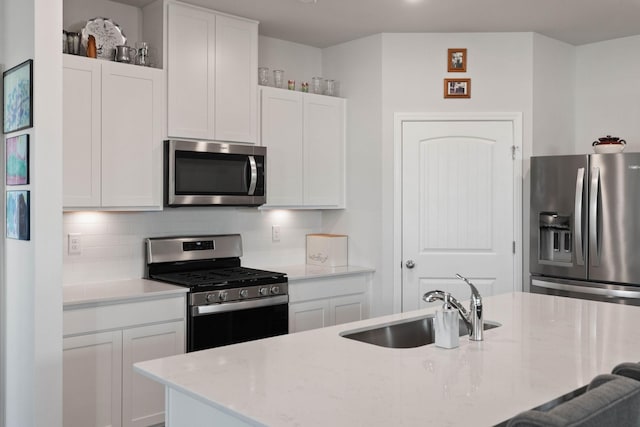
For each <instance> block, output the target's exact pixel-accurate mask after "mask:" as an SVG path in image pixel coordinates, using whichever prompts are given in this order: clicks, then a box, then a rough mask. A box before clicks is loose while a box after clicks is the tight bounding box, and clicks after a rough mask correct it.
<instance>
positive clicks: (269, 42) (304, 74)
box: [258, 36, 322, 90]
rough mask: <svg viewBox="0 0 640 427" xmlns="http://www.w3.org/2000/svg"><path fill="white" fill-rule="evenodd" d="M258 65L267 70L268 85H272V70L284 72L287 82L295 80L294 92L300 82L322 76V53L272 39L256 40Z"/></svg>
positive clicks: (309, 47) (263, 37) (307, 47)
mask: <svg viewBox="0 0 640 427" xmlns="http://www.w3.org/2000/svg"><path fill="white" fill-rule="evenodd" d="M258 65H259V66H260V67H268V68H269V85H270V86H272V85H273V70H284V80H285V84H286V81H287V80H295V82H296V90H300V84H301V83H302V82H311V78H312V77H315V76H321V75H322V74H321V73H322V51H321V50H320V49H318V48H315V47H311V46H306V45H303V44H299V43H292V42H288V41H284V40H279V39H274V38H272V37H265V36H260V38H259V39H258Z"/></svg>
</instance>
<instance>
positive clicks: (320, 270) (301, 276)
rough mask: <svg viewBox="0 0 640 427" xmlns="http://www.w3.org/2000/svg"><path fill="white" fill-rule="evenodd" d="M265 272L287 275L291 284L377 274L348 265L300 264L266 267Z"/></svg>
mask: <svg viewBox="0 0 640 427" xmlns="http://www.w3.org/2000/svg"><path fill="white" fill-rule="evenodd" d="M264 269H265V270H269V271H277V272H280V273H285V274H286V275H287V277H288V279H289V281H290V282H296V281H301V280H310V279H322V278H329V277H337V276H350V275H355V274H366V273H375V271H376V270H375V269H374V268H371V267H361V266H357V265H346V266H342V267H325V266H321V265H311V264H298V265H285V266H277V267H265V268H264Z"/></svg>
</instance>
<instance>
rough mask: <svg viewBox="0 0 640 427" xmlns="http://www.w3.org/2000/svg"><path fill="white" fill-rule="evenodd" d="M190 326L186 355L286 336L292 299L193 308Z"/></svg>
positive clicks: (272, 299) (273, 298)
mask: <svg viewBox="0 0 640 427" xmlns="http://www.w3.org/2000/svg"><path fill="white" fill-rule="evenodd" d="M187 323H188V325H187V351H197V350H204V349H207V348H213V347H220V346H223V345H228V344H236V343H240V342H244V341H251V340H256V339H260V338H268V337H273V336H276V335H283V334H286V333H288V332H289V296H288V295H279V296H274V297H270V298H261V299H256V300H250V301H240V302H230V303H222V304H210V305H203V306H195V307H191V313H190V316H189V318H188V322H187Z"/></svg>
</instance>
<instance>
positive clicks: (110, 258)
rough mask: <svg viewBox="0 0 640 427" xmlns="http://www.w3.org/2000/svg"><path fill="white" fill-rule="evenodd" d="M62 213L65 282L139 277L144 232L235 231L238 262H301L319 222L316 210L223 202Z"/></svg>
mask: <svg viewBox="0 0 640 427" xmlns="http://www.w3.org/2000/svg"><path fill="white" fill-rule="evenodd" d="M63 218H64V224H63V233H64V239H63V242H64V246H63V248H62V251H63V283H64V284H65V285H74V284H82V283H98V282H104V281H111V280H124V279H134V278H140V277H142V276H143V274H144V263H145V249H144V239H145V238H147V237H160V236H173V235H190V234H198V235H200V234H226V233H240V234H241V235H242V244H243V252H244V254H243V256H242V263H243V265H246V266H249V267H255V268H260V267H275V266H278V265H282V266H284V265H292V264H304V261H305V236H306V235H307V234H309V233H318V232H320V231H321V226H322V216H321V213H320V212H319V211H278V210H265V211H260V210H258V209H255V208H227V207H209V208H178V209H167V210H164V211H161V212H67V213H65V214H64V217H63ZM274 224H275V225H280V227H281V236H280V241H279V242H272V241H271V226H272V225H274ZM68 233H80V239H81V245H82V253H81V254H80V255H68V253H67V245H68V240H67V234H68Z"/></svg>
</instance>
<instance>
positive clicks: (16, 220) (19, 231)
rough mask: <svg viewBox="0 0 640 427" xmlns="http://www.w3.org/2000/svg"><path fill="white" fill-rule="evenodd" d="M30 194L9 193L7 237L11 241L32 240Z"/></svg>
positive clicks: (24, 192) (23, 192)
mask: <svg viewBox="0 0 640 427" xmlns="http://www.w3.org/2000/svg"><path fill="white" fill-rule="evenodd" d="M29 197H30V192H29V191H27V190H20V191H7V237H8V238H9V239H17V240H29V239H30V224H29V222H30V212H31V211H30V204H31V203H30V200H29Z"/></svg>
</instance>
